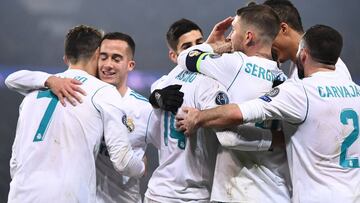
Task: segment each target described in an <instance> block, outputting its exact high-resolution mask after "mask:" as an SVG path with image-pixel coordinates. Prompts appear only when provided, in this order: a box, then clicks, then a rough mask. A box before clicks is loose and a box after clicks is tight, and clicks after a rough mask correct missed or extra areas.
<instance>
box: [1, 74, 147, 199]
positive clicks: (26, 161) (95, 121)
mask: <svg viewBox="0 0 360 203" xmlns="http://www.w3.org/2000/svg"><path fill="white" fill-rule="evenodd" d="M59 76H61V77H67V78H74V79H77V80H79V81H81V82H82V85H81V88H82V89H84V90H85V91H86V92H87V96H85V97H83V103H81V104H78V105H77V106H75V107H74V106H71V105H68V106H67V107H63V106H62V105H60V104H59V102H58V99H57V98H56V96H55V95H53V94H52V93H51V92H50V91H49V90H45V91H39V90H37V91H33V92H31V93H29V94H28V95H27V96H26V97H25V98H24V100H23V102H22V104H21V107H20V113H19V114H20V115H19V119H18V125H17V130H16V137H15V140H14V144H13V150H12V157H11V160H10V171H11V177H12V181H11V183H10V192H9V197H8V201H9V202H95V201H96V197H95V196H96V179H95V177H96V174H95V157H96V155H97V153H98V150H99V145H100V140H101V138H102V136H103V135H104V138H105V142H106V144H107V147H108V151H109V154H110V157H111V161H112V163H113V165H114V167H115V168H116V170H117V171H119V172H123V173H124V174H126V175H129V176H141V175H142V174H143V172H144V165H143V163H142V161H141V159H139V158H137V157H136V156H135V155H134V152H133V150H132V148H131V145H130V142H129V140H128V136H127V134H128V133H127V129H126V127H125V124H123V122H122V120H121V118H123V117H124V116H125V113H124V111H123V108H124V106H123V104H122V99H121V97H120V96H119V93H118V92H117V91H116V89H115V88H114V87H113V86H111V85H109V84H106V83H104V82H102V81H100V80H98V79H97V78H95V77H93V76H91V75H89V74H88V73H86V72H84V71H82V70H75V69H69V70H67V71H65V72H63V73H60V74H59ZM10 79H12V78H11V77H10ZM10 79H9V80H7V85H9V81H10ZM43 81H45V80H43ZM125 117H126V116H125Z"/></svg>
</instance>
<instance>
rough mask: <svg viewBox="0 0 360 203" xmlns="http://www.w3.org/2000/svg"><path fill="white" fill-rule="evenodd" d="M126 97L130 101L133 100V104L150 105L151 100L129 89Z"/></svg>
mask: <svg viewBox="0 0 360 203" xmlns="http://www.w3.org/2000/svg"><path fill="white" fill-rule="evenodd" d="M126 96H127V97H128V98H129V99H130V100H132V101H133V102H136V103H142V104H148V103H149V100H148V99H147V98H146V97H144V96H143V95H141V94H140V93H138V92H136V91H135V90H132V89H130V88H129V90H128V92H127V94H126Z"/></svg>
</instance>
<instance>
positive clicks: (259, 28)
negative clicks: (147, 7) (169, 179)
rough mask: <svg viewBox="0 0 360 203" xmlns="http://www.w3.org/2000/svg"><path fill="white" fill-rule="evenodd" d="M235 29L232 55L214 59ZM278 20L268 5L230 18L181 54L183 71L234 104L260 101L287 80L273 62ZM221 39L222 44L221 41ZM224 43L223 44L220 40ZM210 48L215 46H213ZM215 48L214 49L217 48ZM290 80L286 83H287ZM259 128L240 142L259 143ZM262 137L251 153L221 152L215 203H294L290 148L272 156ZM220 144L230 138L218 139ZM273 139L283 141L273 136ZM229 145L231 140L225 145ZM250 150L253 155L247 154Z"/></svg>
mask: <svg viewBox="0 0 360 203" xmlns="http://www.w3.org/2000/svg"><path fill="white" fill-rule="evenodd" d="M231 24H232V27H233V29H232V33H231V40H230V41H231V45H232V50H231V51H232V52H233V53H229V54H227V53H225V54H222V55H217V54H214V53H213V52H214V51H215V52H217V49H218V47H221V48H224V47H226V43H227V42H226V41H227V40H226V39H225V37H224V33H225V31H226V30H227V29H228V28H229V27H230V26H231ZM278 25H279V19H278V17H277V15H276V14H275V13H274V11H272V9H271V8H270V7H268V6H264V5H253V6H248V7H244V8H241V9H239V10H238V11H237V15H236V17H235V19H233V18H227V19H225V20H224V21H222V22H221V23H219V24H218V25H217V26H215V28H214V30H213V32H212V34H211V35H210V37H209V39H208V40H207V42H208V43H204V44H202V45H198V46H194V47H192V48H190V49H188V50H186V51H184V52H182V53H181V54H180V56H179V58H178V63H179V65H180V66H181V67H183V68H186V69H188V70H190V71H196V72H201V73H203V74H206V75H208V76H210V77H212V78H215V79H216V80H218V81H219V82H220V83H222V84H223V85H224V86H225V87H226V88H227V90H228V92H229V94H230V97H231V98H230V101H231V102H243V101H247V100H250V99H254V98H257V97H259V96H261V95H262V94H264V93H265V92H267V91H269V90H270V89H271V88H272V86H273V82H274V80H275V79H278V78H280V77H286V76H285V75H284V74H282V72H281V71H280V70H279V69H278V67H277V63H276V62H275V61H273V60H272V58H271V45H272V41H273V39H274V38H275V36H276V35H277V33H278V31H279V28H278ZM218 39H221V40H223V44H224V45H221V46H218V45H219V44H221V42H218V41H219V40H218ZM221 40H220V41H221ZM210 45H211V46H210ZM212 47H214V50H213V48H212ZM283 79H285V78H283ZM256 129H257V127H255V126H246V128H243V130H241V131H240V133H241V134H240V135H239V137H240V138H242V139H244V138H247V139H248V142H250V141H252V140H254V139H251V137H252V136H254V137H255V135H254V132H255V130H256ZM262 136H263V137H261V136H259V139H260V142H258V144H257V145H253V146H252V148H247V149H246V150H243V149H241V151H239V150H233V149H234V148H233V147H231V149H229V146H224V144H223V145H222V147H221V148H220V149H219V152H218V155H217V160H216V169H215V175H214V176H215V177H214V184H213V188H212V194H211V200H212V201H219V202H289V201H290V192H289V189H288V186H289V185H290V182H289V171H288V165H287V161H286V154H285V148H282V149H273V150H271V151H268V150H269V148H270V146H271V143H272V141H273V140H272V135H271V133H270V131H268V133H263V134H262ZM218 138H219V140H220V142H221V143H223V142H222V141H221V140H222V139H224V140H226V139H227V136H222V137H221V138H220V137H219V136H218ZM274 139H279V137H278V136H274ZM224 142H227V143H229V141H224ZM248 151H249V152H248Z"/></svg>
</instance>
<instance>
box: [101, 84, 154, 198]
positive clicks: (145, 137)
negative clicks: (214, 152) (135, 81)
mask: <svg viewBox="0 0 360 203" xmlns="http://www.w3.org/2000/svg"><path fill="white" fill-rule="evenodd" d="M123 105H124V106H126V108H125V109H124V111H125V113H126V115H127V118H126V122H125V123H126V127H127V129H128V133H129V140H130V143H131V146H132V148H133V150H134V151H135V154H136V156H137V157H139V159H142V158H143V156H144V153H145V149H146V144H147V143H152V144H154V146H158V145H159V144H157V143H155V142H154V141H152V140H150V139H154V138H156V137H157V136H159V134H160V133H157V132H155V131H154V130H152V129H153V127H152V125H159V124H158V123H156V122H154V121H155V120H154V119H156V118H157V117H156V116H155V115H154V114H153V108H152V106H151V104H150V103H149V102H148V100H147V99H146V98H145V97H143V96H142V95H140V94H139V93H137V92H135V91H134V90H131V89H130V88H128V89H127V91H126V93H125V95H124V96H123ZM156 140H158V141H157V142H159V141H160V138H156ZM96 181H97V191H96V192H97V194H96V196H97V202H98V203H100V202H104V203H110V202H114V203H115V202H122V203H134V202H138V203H140V202H141V195H140V180H139V179H138V178H134V177H127V176H122V175H121V174H119V173H118V172H117V171H115V170H114V167H113V166H112V164H111V161H110V159H109V154H108V153H107V150H106V146H105V145H104V143H103V142H102V143H101V146H100V152H99V155H98V157H97V159H96Z"/></svg>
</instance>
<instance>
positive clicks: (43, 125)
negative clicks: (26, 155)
mask: <svg viewBox="0 0 360 203" xmlns="http://www.w3.org/2000/svg"><path fill="white" fill-rule="evenodd" d="M43 97H45V98H50V99H51V100H50V103H49V105H48V107H47V108H46V110H45V113H44V116H43V117H42V119H41V121H40V125H39V127H38V129H37V131H36V133H35V136H34V140H33V142H41V141H43V139H44V134H45V132H46V129H47V128H48V126H49V123H50V120H51V117H52V115H53V113H54V111H55V108H56V105H57V104H58V102H59V99H58V98H57V97H56V96H55V95H54V94H53V93H52V92H51V91H50V90H46V91H40V92H39V93H38V95H37V97H36V98H37V99H40V98H43Z"/></svg>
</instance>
